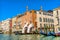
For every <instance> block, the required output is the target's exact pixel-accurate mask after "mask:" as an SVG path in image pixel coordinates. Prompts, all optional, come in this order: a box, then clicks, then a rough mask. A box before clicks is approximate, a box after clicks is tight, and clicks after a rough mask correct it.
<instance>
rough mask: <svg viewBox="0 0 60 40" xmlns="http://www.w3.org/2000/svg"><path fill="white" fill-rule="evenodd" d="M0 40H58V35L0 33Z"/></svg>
mask: <svg viewBox="0 0 60 40" xmlns="http://www.w3.org/2000/svg"><path fill="white" fill-rule="evenodd" d="M0 40H60V37H54V36H44V35H36V34H33V35H14V34H12V35H7V34H0Z"/></svg>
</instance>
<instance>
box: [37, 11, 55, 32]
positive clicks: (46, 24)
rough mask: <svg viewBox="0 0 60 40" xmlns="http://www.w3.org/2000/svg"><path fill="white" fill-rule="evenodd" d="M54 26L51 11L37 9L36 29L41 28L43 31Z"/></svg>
mask: <svg viewBox="0 0 60 40" xmlns="http://www.w3.org/2000/svg"><path fill="white" fill-rule="evenodd" d="M53 28H54V17H53V12H49V11H48V12H46V11H43V10H39V11H37V29H39V31H40V29H42V31H43V32H46V31H52V29H53Z"/></svg>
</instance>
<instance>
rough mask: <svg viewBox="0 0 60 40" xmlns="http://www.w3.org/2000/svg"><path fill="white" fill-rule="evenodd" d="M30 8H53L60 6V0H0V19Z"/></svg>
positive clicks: (21, 12)
mask: <svg viewBox="0 0 60 40" xmlns="http://www.w3.org/2000/svg"><path fill="white" fill-rule="evenodd" d="M26 6H28V10H33V9H34V10H39V9H40V6H42V9H43V10H46V11H47V10H53V9H54V8H58V7H59V6H60V0H0V21H2V20H6V19H8V18H12V17H14V16H16V15H18V14H23V13H24V12H26Z"/></svg>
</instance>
